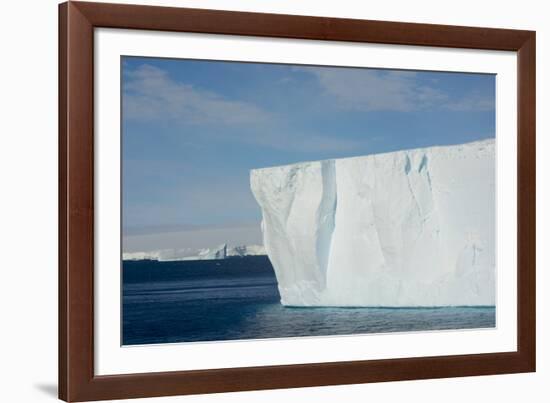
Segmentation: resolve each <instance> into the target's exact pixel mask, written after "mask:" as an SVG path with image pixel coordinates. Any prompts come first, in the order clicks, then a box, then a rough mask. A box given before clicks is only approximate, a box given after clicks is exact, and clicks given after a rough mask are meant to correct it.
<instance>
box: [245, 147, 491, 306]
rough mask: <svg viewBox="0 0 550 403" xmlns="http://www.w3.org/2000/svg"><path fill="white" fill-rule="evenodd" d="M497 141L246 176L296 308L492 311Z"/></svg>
mask: <svg viewBox="0 0 550 403" xmlns="http://www.w3.org/2000/svg"><path fill="white" fill-rule="evenodd" d="M494 149H495V144H494V140H484V141H479V142H474V143H468V144H462V145H455V146H441V147H430V148H423V149H414V150H404V151H397V152H390V153H384V154H373V155H367V156H361V157H352V158H342V159H334V160H324V161H314V162H303V163H297V164H293V165H285V166H278V167H270V168H260V169H254V170H252V171H251V172H250V183H251V190H252V193H253V194H254V197H255V198H256V200H257V202H258V204H259V205H260V208H261V211H262V224H261V225H262V233H263V240H264V246H265V249H266V252H267V255H268V256H269V259H270V261H271V263H272V265H273V268H274V270H275V274H276V277H277V282H278V288H279V292H280V295H281V303H282V304H283V305H289V306H386V307H404V306H473V305H494V304H495V213H496V209H495V150H494Z"/></svg>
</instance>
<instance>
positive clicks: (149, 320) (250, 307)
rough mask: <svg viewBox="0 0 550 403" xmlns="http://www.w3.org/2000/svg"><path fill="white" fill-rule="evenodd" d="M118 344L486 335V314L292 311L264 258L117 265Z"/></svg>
mask: <svg viewBox="0 0 550 403" xmlns="http://www.w3.org/2000/svg"><path fill="white" fill-rule="evenodd" d="M122 283H123V287H122V288H123V289H122V322H123V325H122V344H123V345H136V344H152V343H154V344H157V343H176V342H197V341H215V340H243V339H265V338H277V337H299V336H328V335H347V334H362V333H363V334H364V333H386V332H410V331H426V330H443V329H472V328H491V327H494V326H495V308H494V307H436V308H377V307H373V308H318V307H315V308H301V307H300V308H297V307H284V306H282V305H281V304H280V302H279V299H280V298H279V292H278V290H277V280H276V278H275V274H274V272H273V268H272V266H271V263H270V262H269V259H268V258H267V257H266V256H247V257H234V258H229V259H225V260H208V261H205V260H203V261H182V262H157V261H124V262H123V277H122Z"/></svg>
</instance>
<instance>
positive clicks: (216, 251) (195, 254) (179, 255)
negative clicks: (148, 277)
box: [122, 243, 266, 261]
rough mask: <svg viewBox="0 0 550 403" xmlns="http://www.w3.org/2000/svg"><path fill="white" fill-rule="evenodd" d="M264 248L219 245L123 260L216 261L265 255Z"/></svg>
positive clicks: (129, 256)
mask: <svg viewBox="0 0 550 403" xmlns="http://www.w3.org/2000/svg"><path fill="white" fill-rule="evenodd" d="M265 254H266V252H265V248H264V247H263V246H262V245H238V246H234V247H228V246H227V244H225V243H224V244H221V245H219V246H216V247H212V248H203V249H198V250H195V249H189V248H181V249H160V250H152V251H148V252H125V253H123V254H122V259H123V260H158V261H181V260H216V259H226V258H228V257H238V256H255V255H265Z"/></svg>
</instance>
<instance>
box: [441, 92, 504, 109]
mask: <svg viewBox="0 0 550 403" xmlns="http://www.w3.org/2000/svg"><path fill="white" fill-rule="evenodd" d="M444 107H445V108H447V109H449V110H451V111H457V112H467V111H491V110H493V109H495V100H494V98H492V97H487V96H483V95H481V94H480V93H478V92H476V93H473V94H471V95H470V96H469V97H466V98H462V99H459V100H456V101H452V102H448V103H446V104H445V105H444Z"/></svg>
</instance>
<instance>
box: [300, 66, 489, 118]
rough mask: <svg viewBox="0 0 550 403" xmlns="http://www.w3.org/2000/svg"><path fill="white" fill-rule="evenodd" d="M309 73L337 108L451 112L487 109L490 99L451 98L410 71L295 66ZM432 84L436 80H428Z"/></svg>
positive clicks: (475, 96) (472, 95) (473, 97)
mask: <svg viewBox="0 0 550 403" xmlns="http://www.w3.org/2000/svg"><path fill="white" fill-rule="evenodd" d="M294 70H296V71H301V72H305V73H309V74H312V75H314V76H315V77H316V79H317V80H318V82H319V84H320V85H321V87H322V88H323V89H324V91H325V93H326V94H327V95H329V96H331V97H332V98H333V100H334V102H335V104H336V105H338V106H339V107H341V108H346V109H352V110H362V111H397V112H409V111H414V110H421V109H426V108H434V107H435V108H445V109H448V110H452V111H466V110H468V111H474V110H478V111H479V110H491V109H492V108H494V102H493V101H492V100H491V99H490V98H482V97H481V96H480V94H478V93H474V94H470V95H469V96H467V97H465V98H463V99H458V100H457V99H453V97H451V96H450V95H449V94H447V93H445V92H444V91H442V90H441V89H438V88H437V87H435V86H432V85H428V84H424V83H420V82H419V80H418V75H417V73H416V72H413V71H389V70H367V69H338V68H323V67H315V68H312V67H307V68H303V67H296V68H295V69H294ZM431 83H432V84H434V85H436V84H437V81H434V80H432V81H431Z"/></svg>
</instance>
